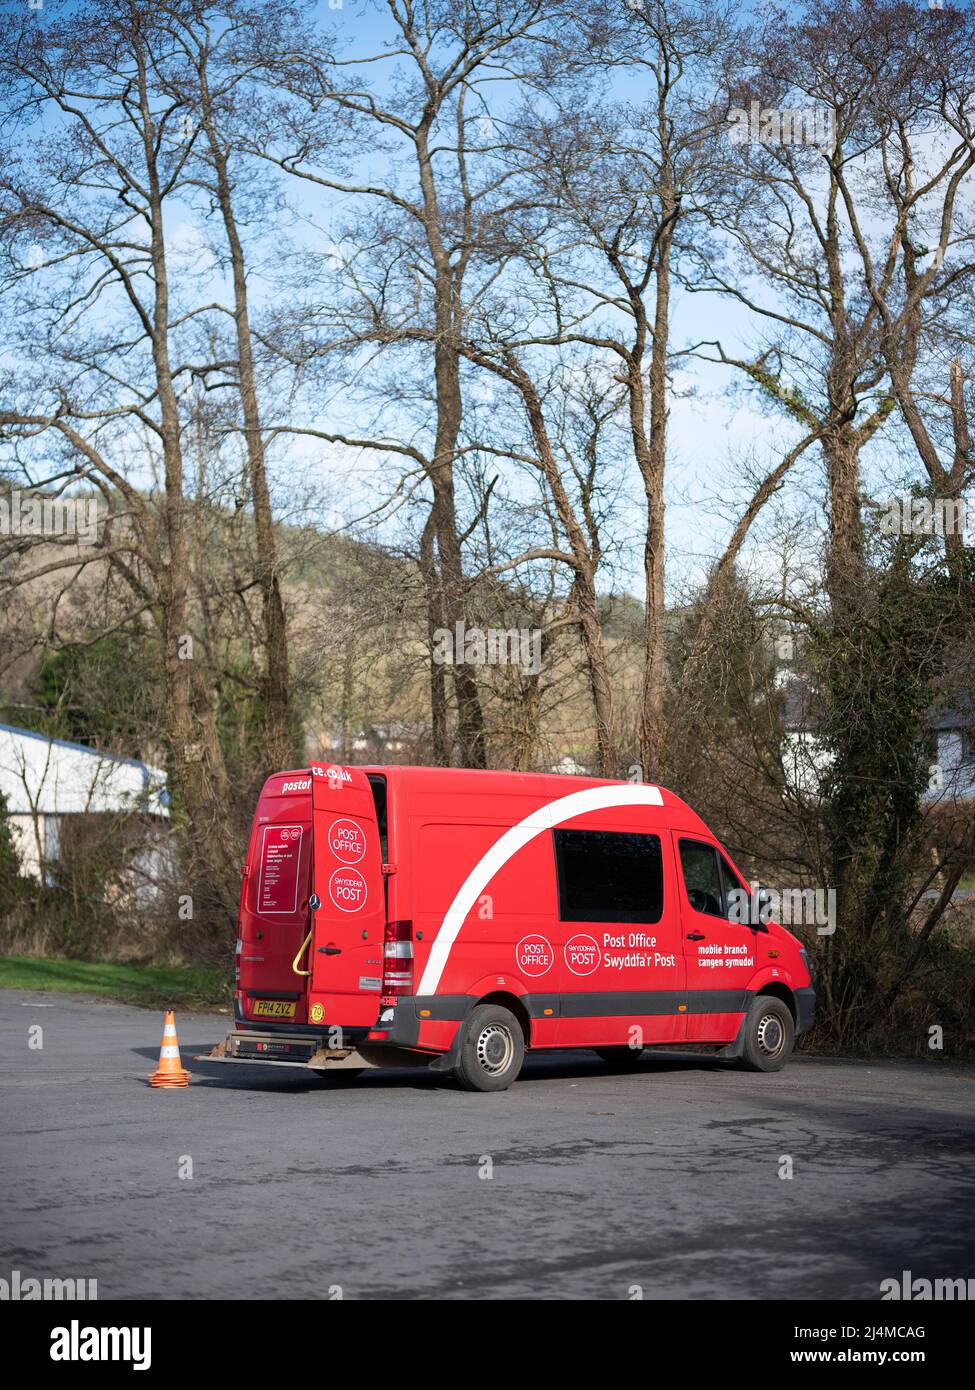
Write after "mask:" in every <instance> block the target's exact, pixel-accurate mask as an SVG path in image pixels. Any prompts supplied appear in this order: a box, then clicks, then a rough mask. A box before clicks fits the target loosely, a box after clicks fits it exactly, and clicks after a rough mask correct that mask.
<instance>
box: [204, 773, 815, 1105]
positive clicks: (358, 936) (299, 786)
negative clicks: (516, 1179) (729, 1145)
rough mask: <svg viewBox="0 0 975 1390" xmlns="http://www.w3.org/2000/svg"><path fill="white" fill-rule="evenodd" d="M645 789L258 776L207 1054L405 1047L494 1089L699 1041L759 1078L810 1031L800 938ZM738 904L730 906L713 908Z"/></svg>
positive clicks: (382, 1059) (681, 811)
mask: <svg viewBox="0 0 975 1390" xmlns="http://www.w3.org/2000/svg"><path fill="white" fill-rule="evenodd" d="M748 897H749V895H748V886H747V884H746V883H745V882H744V880H743V879H742V877H741V875H740V874H739V873H738V871H737V869H736V868H735V866H734V864H733V863H732V861H731V859H730V857H729V855H728V854H727V853H726V851H725V850H724V849H723V848H722V846H721V845H720V844H719V843H718V841H717V840H716V839H715V837H714V836H713V835H712V834H711V832H710V831H709V830H708V828H707V826H706V825H705V824H704V822H703V821H702V820H701V819H700V817H699V816H697V815H695V813H694V812H693V811H692V810H691V809H690V807H689V806H687V805H686V804H685V803H684V802H683V801H681V800H680V798H679V797H677V796H674V795H673V793H671V792H669V791H666V790H664V789H663V788H662V787H655V786H648V785H644V784H634V783H630V782H612V781H603V780H596V779H589V778H577V777H557V776H546V775H541V774H533V773H512V772H472V771H465V770H461V769H446V768H427V767H338V766H324V765H320V764H316V765H313V766H312V767H311V768H306V769H303V770H299V771H294V772H282V773H278V774H276V775H275V776H273V777H270V778H269V779H268V781H267V782H266V784H265V786H264V789H263V791H262V793H261V797H260V800H259V802H258V806H257V811H256V814H255V817H254V824H253V829H252V832H251V838H250V844H249V847H248V851H247V859H246V862H245V864H244V868H243V884H242V890H241V899H240V917H239V925H238V941H237V984H236V993H235V1027H234V1031H233V1032H232V1033H231V1034H230V1037H229V1038H228V1039H227V1040H226V1042H225V1043H223V1044H221V1047H220V1048H219V1049H218V1050H217V1051H218V1052H219V1054H220V1055H221V1056H222V1057H223V1058H225V1059H226V1060H228V1061H232V1060H236V1061H238V1062H240V1061H258V1060H260V1061H267V1062H291V1063H299V1064H305V1065H308V1064H310V1065H311V1066H313V1067H316V1068H319V1069H322V1070H324V1071H326V1072H329V1073H332V1074H335V1075H338V1074H339V1073H340V1072H341V1071H346V1072H347V1071H348V1070H350V1069H351V1070H356V1069H361V1068H363V1067H372V1066H383V1065H390V1064H402V1063H403V1062H408V1063H409V1064H411V1065H416V1064H417V1063H418V1062H419V1061H422V1060H426V1061H428V1062H429V1063H430V1065H431V1067H432V1068H433V1070H435V1071H441V1072H451V1073H453V1075H454V1076H455V1077H456V1078H457V1080H458V1081H459V1082H460V1083H461V1085H462V1086H464V1087H467V1088H469V1089H473V1090H482V1091H493V1090H502V1089H504V1088H505V1087H507V1086H509V1085H510V1084H511V1082H512V1081H514V1080H515V1078H516V1077H517V1076H518V1073H519V1071H520V1070H521V1066H522V1062H523V1060H524V1056H525V1052H526V1051H527V1050H528V1049H532V1050H541V1049H545V1048H548V1049H553V1048H559V1049H561V1048H593V1049H595V1051H596V1052H598V1053H599V1054H600V1056H602V1057H603V1058H605V1059H607V1060H609V1061H612V1062H615V1063H617V1064H618V1065H620V1066H629V1065H632V1064H633V1063H634V1062H635V1061H636V1060H637V1059H638V1058H639V1056H640V1053H641V1051H642V1050H643V1049H644V1048H647V1047H667V1048H674V1049H679V1048H681V1047H683V1046H685V1045H690V1044H694V1045H697V1044H709V1045H711V1046H712V1047H714V1048H718V1049H722V1050H723V1053H724V1055H726V1056H730V1057H735V1058H737V1059H739V1061H740V1062H741V1064H742V1065H744V1066H746V1067H749V1068H752V1069H755V1070H757V1071H775V1070H777V1069H778V1068H779V1067H781V1066H782V1065H783V1064H784V1063H785V1061H786V1060H787V1058H788V1057H789V1054H790V1052H791V1050H792V1046H793V1042H794V1039H795V1037H796V1034H797V1033H801V1032H802V1031H803V1030H805V1029H807V1028H809V1027H810V1026H811V1024H812V1019H813V1007H814V995H813V990H812V987H811V982H810V975H809V969H808V963H807V959H806V953H805V951H804V950H803V948H802V946H801V944H800V942H799V941H797V940H796V938H795V937H794V936H792V935H791V934H790V933H789V932H787V931H785V930H784V929H783V928H782V927H781V926H780V925H778V924H777V923H776V922H773V921H762V920H760V917H761V914H756V912H755V911H754V895H752V899H751V902H750V908H749V910H747V911H745V912H744V913H742V912H741V911H740V910H739V911H738V912H737V913H735V912H732V913H729V904H730V903H731V902H732V901H733V900H734V901H737V903H738V904H739V905H740V904H741V903H742V902H743V901H747V900H748ZM735 917H737V919H738V920H734V918H735Z"/></svg>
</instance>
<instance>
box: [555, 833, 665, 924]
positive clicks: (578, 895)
mask: <svg viewBox="0 0 975 1390" xmlns="http://www.w3.org/2000/svg"><path fill="white" fill-rule="evenodd" d="M552 835H553V837H554V840H555V864H556V869H557V871H558V879H559V917H560V919H561V920H562V921H563V922H659V921H660V916H661V913H662V912H663V904H664V876H663V859H662V856H661V852H660V837H659V836H657V835H638V834H632V835H631V834H629V833H626V834H623V833H619V832H617V831H614V830H553V831H552Z"/></svg>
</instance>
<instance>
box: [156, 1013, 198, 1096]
mask: <svg viewBox="0 0 975 1390" xmlns="http://www.w3.org/2000/svg"><path fill="white" fill-rule="evenodd" d="M189 1083H190V1074H189V1072H188V1071H185V1070H184V1068H183V1064H182V1062H181V1061H180V1056H179V1039H178V1038H177V1036H176V1015H175V1014H174V1013H173V1010H172V1009H167V1010H166V1023H165V1026H164V1027H163V1035H162V1046H161V1047H160V1049H159V1068H158V1070H157V1071H154V1072H153V1073H152V1076H150V1078H149V1085H150V1086H188V1085H189Z"/></svg>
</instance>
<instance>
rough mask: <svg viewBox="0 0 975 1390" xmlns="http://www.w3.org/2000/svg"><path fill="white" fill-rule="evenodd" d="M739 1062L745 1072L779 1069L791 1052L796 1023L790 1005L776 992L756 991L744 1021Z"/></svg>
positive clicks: (794, 1038)
mask: <svg viewBox="0 0 975 1390" xmlns="http://www.w3.org/2000/svg"><path fill="white" fill-rule="evenodd" d="M743 1026H744V1030H745V1036H744V1044H743V1047H742V1054H741V1059H740V1065H741V1066H742V1067H744V1069H745V1070H746V1071H780V1070H781V1069H782V1068H783V1067H784V1066H785V1064H786V1062H787V1061H788V1060H789V1058H790V1057H791V1055H792V1047H793V1044H794V1042H795V1040H796V1025H795V1020H794V1019H793V1017H792V1011H791V1009H790V1008H789V1006H788V1004H783V1002H782V1000H781V999H776V997H775V995H773V994H757V995H756V996H755V998H754V999H753V1000H752V1002H751V1004H749V1006H748V1012H747V1013H746V1014H745V1021H744V1025H743Z"/></svg>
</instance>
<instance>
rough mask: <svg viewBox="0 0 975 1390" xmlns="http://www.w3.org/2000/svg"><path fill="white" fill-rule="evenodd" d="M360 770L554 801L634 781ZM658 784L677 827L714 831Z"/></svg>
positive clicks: (455, 789)
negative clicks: (520, 792)
mask: <svg viewBox="0 0 975 1390" xmlns="http://www.w3.org/2000/svg"><path fill="white" fill-rule="evenodd" d="M348 766H350V767H358V768H359V771H360V772H365V773H370V772H372V773H381V774H382V775H383V776H384V777H385V778H386V779H387V780H388V781H389V782H391V783H395V784H397V785H398V786H404V787H405V786H407V785H409V786H412V787H414V788H416V789H417V790H419V791H423V792H426V793H433V794H436V793H437V792H440V791H442V792H445V793H453V794H457V793H463V792H465V791H466V792H470V793H475V794H476V793H477V792H478V791H480V792H486V791H488V790H497V791H498V792H502V791H513V790H515V789H516V788H517V786H518V784H520V786H521V788H522V789H523V790H524V791H525V792H533V791H534V792H537V793H538V795H539V797H541V798H543V799H545V800H549V801H554V800H556V798H558V797H559V796H567V795H568V794H569V793H570V792H576V791H584V790H586V789H587V788H589V787H626V786H632V785H633V784H632V783H631V782H628V781H625V780H624V779H623V778H620V777H575V776H570V775H568V774H566V773H559V772H503V771H495V770H493V769H491V770H486V771H485V770H481V769H477V768H469V767H422V766H414V765H411V764H404V763H390V764H386V765H382V764H379V763H368V764H367V763H362V764H359V763H350V764H348ZM651 785H656V786H657V788H658V790H659V791H660V794H661V796H662V797H663V801H664V807H665V808H666V809H667V811H668V813H669V814H668V817H667V819H668V821H669V822H670V823H671V824H672V825H674V826H675V828H677V829H682V830H692V831H697V832H700V831H702V830H703V831H704V832H705V833H707V834H709V835H710V834H711V832H710V831H709V830H708V828H707V826H706V825H705V824H704V822H703V821H702V820H701V817H700V816H699V815H698V814H697V812H696V811H694V810H692V808H691V807H690V806H688V804H687V802H686V801H683V800H682V799H681V798H680V797H679V796H678V795H677V794H676V792H672V791H670V790H669V789H668V788H667V787H661V786H660V785H659V784H658V783H653V784H651Z"/></svg>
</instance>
